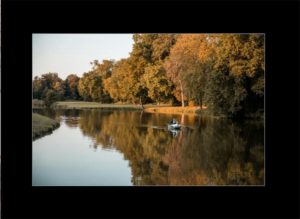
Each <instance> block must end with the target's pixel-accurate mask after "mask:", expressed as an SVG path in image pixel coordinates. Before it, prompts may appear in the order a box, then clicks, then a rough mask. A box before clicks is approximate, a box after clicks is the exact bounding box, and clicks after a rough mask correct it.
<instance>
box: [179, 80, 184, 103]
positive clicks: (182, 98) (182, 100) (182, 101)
mask: <svg viewBox="0 0 300 219" xmlns="http://www.w3.org/2000/svg"><path fill="white" fill-rule="evenodd" d="M179 82H180V89H181V106H182V107H185V105H184V97H183V87H182V83H181V80H180V81H179Z"/></svg>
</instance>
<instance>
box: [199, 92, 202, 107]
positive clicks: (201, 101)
mask: <svg viewBox="0 0 300 219" xmlns="http://www.w3.org/2000/svg"><path fill="white" fill-rule="evenodd" d="M199 100H200V101H199V103H200V109H201V110H202V95H201V96H200V98H199Z"/></svg>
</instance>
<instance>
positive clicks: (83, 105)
mask: <svg viewBox="0 0 300 219" xmlns="http://www.w3.org/2000/svg"><path fill="white" fill-rule="evenodd" d="M154 106H156V105H153V104H149V105H144V108H149V107H154ZM164 106H165V105H161V106H157V107H164ZM52 108H54V109H130V110H142V109H143V108H142V107H141V105H134V104H101V103H96V102H84V101H58V102H55V103H54V104H53V105H52Z"/></svg>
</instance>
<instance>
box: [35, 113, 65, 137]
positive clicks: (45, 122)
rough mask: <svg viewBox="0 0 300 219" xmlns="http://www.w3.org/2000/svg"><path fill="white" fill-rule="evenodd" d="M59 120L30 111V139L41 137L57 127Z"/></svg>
mask: <svg viewBox="0 0 300 219" xmlns="http://www.w3.org/2000/svg"><path fill="white" fill-rule="evenodd" d="M59 125H60V124H59V122H58V121H55V120H53V119H50V118H48V117H45V116H42V115H39V114H37V113H32V140H36V139H37V138H40V137H43V136H45V135H47V134H50V133H52V131H53V130H54V129H56V128H58V127H59Z"/></svg>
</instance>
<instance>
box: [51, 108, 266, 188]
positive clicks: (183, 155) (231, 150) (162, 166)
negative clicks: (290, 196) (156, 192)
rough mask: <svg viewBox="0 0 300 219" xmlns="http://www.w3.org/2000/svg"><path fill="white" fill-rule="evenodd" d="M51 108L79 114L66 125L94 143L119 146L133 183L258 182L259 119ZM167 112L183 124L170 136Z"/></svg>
mask: <svg viewBox="0 0 300 219" xmlns="http://www.w3.org/2000/svg"><path fill="white" fill-rule="evenodd" d="M56 113H57V114H59V115H62V114H63V115H65V116H67V118H70V117H73V118H78V117H79V119H76V120H66V124H67V125H69V126H70V127H74V126H75V125H78V126H79V127H80V129H81V131H82V133H83V134H84V135H85V136H89V137H91V138H92V139H94V141H95V144H94V146H93V147H94V148H97V147H102V148H104V149H115V150H118V151H120V152H121V153H122V154H123V155H124V159H126V160H128V161H129V165H130V167H131V169H132V180H131V181H132V184H133V185H263V184H264V126H263V125H264V124H263V123H258V122H251V123H249V122H244V123H243V124H237V123H233V122H231V121H228V120H224V119H213V118H205V117H199V116H194V115H189V116H187V115H185V116H180V115H164V114H149V113H140V112H130V111H100V110H83V111H77V110H75V111H73V112H68V111H65V112H64V111H57V112H56ZM52 116H53V115H52ZM56 117H57V115H56ZM173 117H175V118H176V120H178V121H180V122H181V124H183V125H184V127H183V128H182V130H181V131H179V132H178V133H176V134H175V135H174V133H171V132H169V131H168V130H167V129H166V124H167V123H168V121H170V120H171V118H173Z"/></svg>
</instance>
